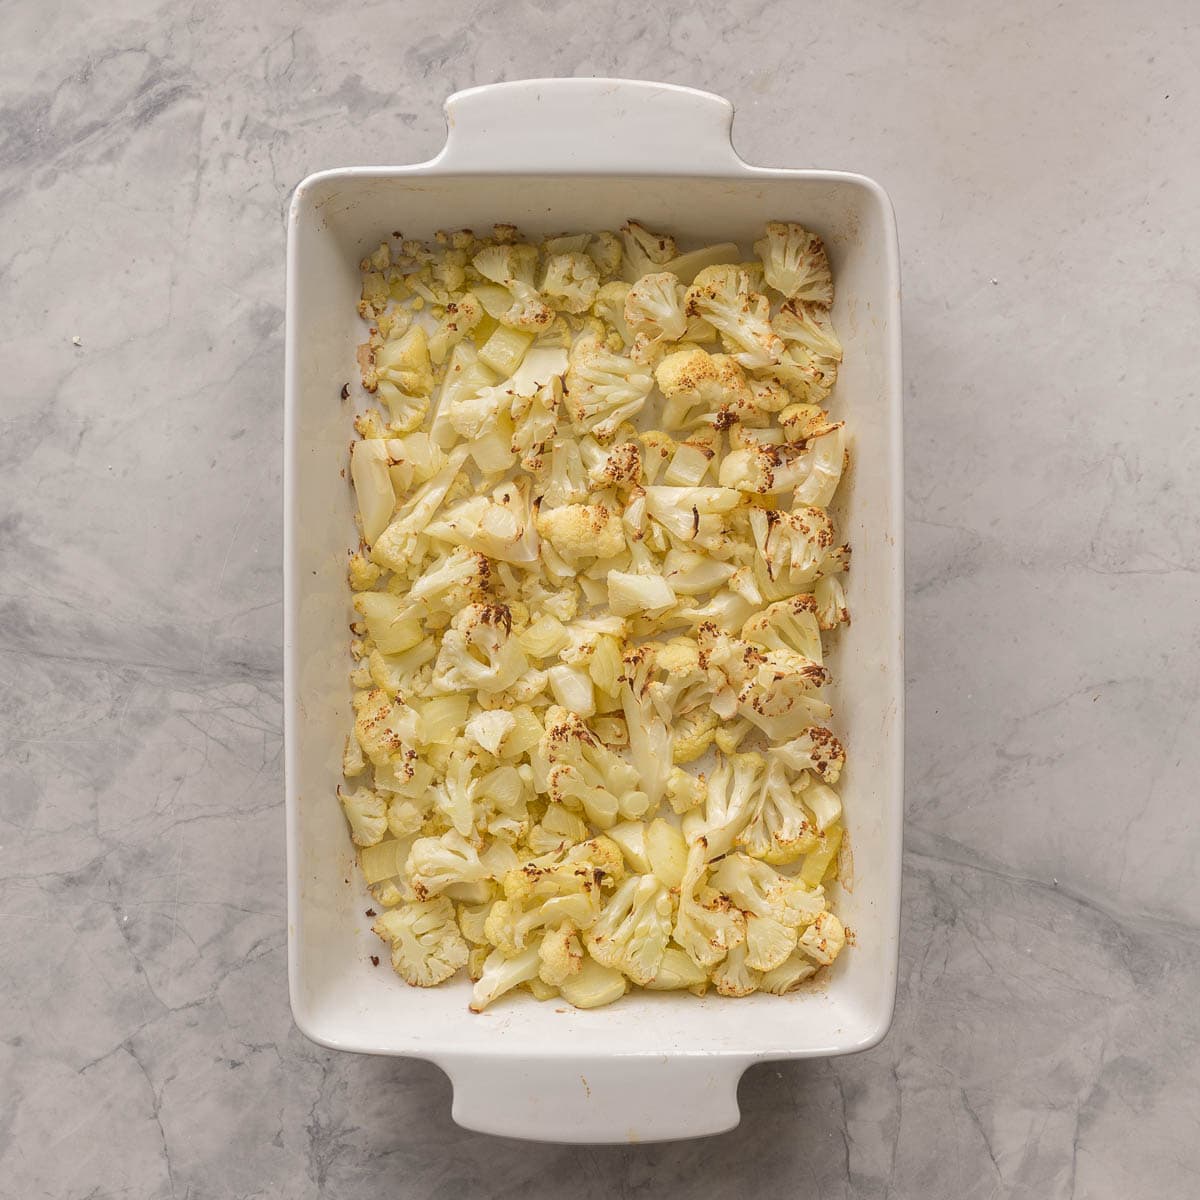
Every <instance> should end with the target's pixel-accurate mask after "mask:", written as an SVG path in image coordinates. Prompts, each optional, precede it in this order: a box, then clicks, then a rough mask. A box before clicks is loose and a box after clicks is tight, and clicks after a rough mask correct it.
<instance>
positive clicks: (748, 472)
mask: <svg viewBox="0 0 1200 1200" xmlns="http://www.w3.org/2000/svg"><path fill="white" fill-rule="evenodd" d="M805 450H806V447H805V446H802V445H791V444H789V443H786V442H785V443H783V444H781V445H771V444H766V445H764V444H762V443H757V444H755V445H753V446H750V447H747V448H746V449H743V450H733V451H731V452H730V453H729V454H727V455H726V456H725V458H724V461H722V463H721V469H720V471H719V472H718V474H717V478H718V481H719V482H720V484H721V486H722V487H727V488H737V489H738V490H739V491H742V492H754V493H755V494H757V495H760V496H768V495H773V494H774V493H776V492H785V491H788V490H789V489H790V488H794V487H797V486H798V485H800V484H802V483H803V482H804V481H805V480H806V479H807V478H808V477H809V476H810V475H811V473H812V463H811V460H810V459H808V458H807V456H806V454H805ZM839 474H840V471H839Z"/></svg>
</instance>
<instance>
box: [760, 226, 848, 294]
mask: <svg viewBox="0 0 1200 1200" xmlns="http://www.w3.org/2000/svg"><path fill="white" fill-rule="evenodd" d="M754 252H755V254H757V255H758V256H759V258H760V259H762V265H763V277H764V278H765V279H766V281H767V283H769V284H770V285H771V286H772V287H773V288H774V289H775V290H776V291H778V292H782V293H783V294H784V295H785V296H787V297H788V298H789V299H791V300H801V301H811V302H812V303H815V304H825V305H828V304H832V303H833V276H832V275H831V273H830V270H829V259H828V257H827V256H826V254H825V244H824V242H822V241H821V239H820V238H819V237H817V235H816V234H815V233H810V232H809V231H808V230H807V229H805V228H804V226H802V225H796V224H794V223H792V222H790V221H768V222H767V234H766V237H764V238H763V239H762V240H761V241H758V242H755V243H754Z"/></svg>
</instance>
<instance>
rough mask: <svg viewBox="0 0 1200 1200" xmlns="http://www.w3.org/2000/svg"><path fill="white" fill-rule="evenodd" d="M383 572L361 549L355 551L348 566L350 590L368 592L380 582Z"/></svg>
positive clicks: (347, 574)
mask: <svg viewBox="0 0 1200 1200" xmlns="http://www.w3.org/2000/svg"><path fill="white" fill-rule="evenodd" d="M382 574H383V572H382V571H381V570H380V568H379V567H377V566H376V565H375V564H374V563H373V562H371V560H370V559H369V558H367V556H366V555H365V554H363V553H361V552H360V551H357V550H356V551H355V552H354V553H353V554H351V555H350V562H349V565H348V566H347V568H346V577H347V578H348V579H349V581H350V590H351V591H352V592H366V591H369V590H370V589H371V588H373V587H374V586H375V584H376V583H378V582H379V577H380V575H382Z"/></svg>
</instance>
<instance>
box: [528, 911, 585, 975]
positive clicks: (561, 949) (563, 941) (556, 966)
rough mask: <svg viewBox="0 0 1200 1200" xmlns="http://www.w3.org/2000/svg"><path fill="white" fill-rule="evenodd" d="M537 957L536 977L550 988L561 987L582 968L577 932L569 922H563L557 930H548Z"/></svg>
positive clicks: (581, 952) (581, 954) (581, 950)
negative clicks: (538, 962) (539, 961)
mask: <svg viewBox="0 0 1200 1200" xmlns="http://www.w3.org/2000/svg"><path fill="white" fill-rule="evenodd" d="M538 957H539V958H540V959H541V966H540V967H539V968H538V975H539V977H540V978H541V980H542V982H543V983H548V984H549V985H550V986H551V987H562V985H563V984H564V983H565V982H566V981H567V979H568V978H569V977H570V976H572V975H577V974H578V973H579V970H580V968H581V967H582V966H583V946H582V945H581V943H580V941H579V930H578V929H576V928H575V926H574V925H572V924H571V922H570V921H564V922H563V923H562V924H561V925H560V926H559V927H558V928H557V929H552V930H550V931H549V932H548V933H547V934H546V936H545V937H544V938H542V942H541V945H540V946H539V947H538Z"/></svg>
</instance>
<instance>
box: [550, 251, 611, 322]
mask: <svg viewBox="0 0 1200 1200" xmlns="http://www.w3.org/2000/svg"><path fill="white" fill-rule="evenodd" d="M599 290H600V275H599V272H598V271H597V270H596V264H595V263H594V262H592V260H591V259H590V258H588V256H587V255H586V254H579V253H567V254H555V255H553V256H552V257H550V258H549V259H548V260H547V261H546V270H545V274H544V275H543V276H542V288H541V291H542V295H543V296H544V297H545V298H546V299H547V300H549V301H550V303H551V304H552V305H553V306H554V307H555V308H559V309H562V310H563V311H565V312H569V313H581V312H587V310H588V309H589V308H591V306H592V303H593V301H594V300H595V299H596V293H597V292H599Z"/></svg>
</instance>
